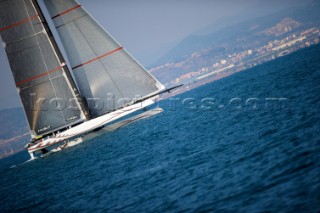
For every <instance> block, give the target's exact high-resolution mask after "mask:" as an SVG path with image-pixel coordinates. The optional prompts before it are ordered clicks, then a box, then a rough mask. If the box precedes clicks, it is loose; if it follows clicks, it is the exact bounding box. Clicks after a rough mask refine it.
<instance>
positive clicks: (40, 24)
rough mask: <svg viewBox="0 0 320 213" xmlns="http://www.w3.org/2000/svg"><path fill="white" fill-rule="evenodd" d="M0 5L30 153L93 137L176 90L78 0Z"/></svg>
mask: <svg viewBox="0 0 320 213" xmlns="http://www.w3.org/2000/svg"><path fill="white" fill-rule="evenodd" d="M0 10H1V13H0V35H1V38H2V40H3V47H4V48H5V51H6V54H7V56H8V60H9V64H10V67H11V71H12V74H13V77H14V80H15V84H16V88H17V91H18V93H19V95H20V98H21V102H22V105H23V108H24V111H25V114H26V118H27V121H28V124H29V127H30V134H31V141H30V142H29V143H28V144H27V145H26V148H27V150H28V152H29V154H30V157H31V159H34V158H36V157H37V156H38V155H40V156H43V155H45V154H46V153H47V152H48V149H52V150H58V149H62V148H64V147H68V146H72V145H75V144H78V143H80V142H82V141H84V140H86V139H90V138H92V137H95V136H96V135H97V134H101V133H103V132H104V131H106V129H105V127H106V126H107V125H108V124H112V122H114V121H116V120H119V119H121V118H123V117H125V116H128V115H131V114H132V113H134V112H136V111H139V110H142V109H145V108H146V107H148V106H151V105H153V104H154V103H155V101H156V98H157V97H158V96H159V94H161V93H164V92H168V91H169V92H170V90H172V89H175V87H174V88H169V89H167V88H165V87H164V86H163V85H162V84H161V83H160V82H159V81H158V80H157V79H156V78H155V77H154V76H152V75H151V74H150V73H148V72H147V71H146V69H145V68H144V67H143V66H142V65H141V64H140V63H139V62H137V60H136V59H134V58H133V57H132V55H130V54H129V53H128V52H127V51H126V50H125V48H124V47H122V46H121V45H120V44H119V43H118V42H117V41H116V40H115V39H114V38H113V37H112V36H111V35H110V34H109V33H107V32H106V31H105V30H104V29H103V28H102V27H101V26H100V25H99V24H98V23H97V22H96V21H95V20H94V18H93V17H92V16H91V15H90V14H89V13H88V12H87V11H86V10H85V9H84V8H83V6H81V5H80V4H79V3H78V2H77V1H75V0H43V3H42V4H40V3H39V2H38V1H37V0H0ZM45 14H46V15H45ZM48 17H49V18H48ZM158 111H159V110H158ZM160 111H161V110H160ZM153 114H157V113H154V112H153V113H150V115H153ZM144 116H145V115H142V116H140V117H144ZM137 118H139V116H138V117H135V118H134V119H137ZM134 119H133V120H134ZM129 122H130V120H129ZM125 123H126V122H125ZM121 124H122V123H120V125H121ZM115 126H117V125H115Z"/></svg>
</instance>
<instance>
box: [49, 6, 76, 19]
mask: <svg viewBox="0 0 320 213" xmlns="http://www.w3.org/2000/svg"><path fill="white" fill-rule="evenodd" d="M79 7H81V5H80V4H78V5H77V6H75V7H72V8H70V9H68V10H65V11H63V12H61V13H59V14H57V15H55V16H52V17H51V18H52V19H55V18H57V17H59V16H63V15H65V14H66V13H69V12H71V11H72V10H75V9H77V8H79Z"/></svg>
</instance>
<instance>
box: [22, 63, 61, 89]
mask: <svg viewBox="0 0 320 213" xmlns="http://www.w3.org/2000/svg"><path fill="white" fill-rule="evenodd" d="M64 66H66V64H65V63H63V64H62V65H61V66H59V67H57V68H54V69H53V70H50V71H48V72H45V73H42V74H40V75H36V76H33V77H30V78H27V79H25V80H22V81H19V82H17V83H16V86H20V85H21V84H25V83H28V82H30V81H32V80H35V79H37V78H41V77H44V76H46V75H49V74H50V73H53V72H56V71H58V70H61V69H62V68H63V67H64Z"/></svg>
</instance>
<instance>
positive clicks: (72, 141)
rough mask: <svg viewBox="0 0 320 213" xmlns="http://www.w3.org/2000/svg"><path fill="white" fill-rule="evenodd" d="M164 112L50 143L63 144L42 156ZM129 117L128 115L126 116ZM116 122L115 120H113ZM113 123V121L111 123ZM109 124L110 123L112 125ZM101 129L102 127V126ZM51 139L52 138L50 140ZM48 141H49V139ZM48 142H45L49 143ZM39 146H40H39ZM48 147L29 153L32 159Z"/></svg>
mask: <svg viewBox="0 0 320 213" xmlns="http://www.w3.org/2000/svg"><path fill="white" fill-rule="evenodd" d="M135 111H136V110H135ZM161 112H163V109H161V108H156V109H153V110H150V111H146V112H143V113H141V114H139V115H136V116H133V117H130V118H128V119H126V120H123V121H119V122H117V123H114V124H111V125H106V126H105V127H103V128H101V129H99V130H98V131H91V132H87V133H86V134H84V135H78V137H72V138H69V139H66V140H64V141H59V142H56V143H54V144H50V145H48V144H49V143H46V144H47V146H46V147H50V146H53V145H56V144H61V145H60V146H58V147H56V148H54V149H52V150H51V151H49V152H48V153H45V154H43V155H42V156H46V155H49V154H51V153H54V152H58V151H61V150H63V149H65V148H68V147H72V146H75V145H77V144H80V143H82V142H84V141H87V140H90V139H92V138H95V137H97V136H100V135H103V134H105V133H108V132H111V131H114V130H117V129H119V128H121V127H124V126H126V125H128V124H130V123H133V122H135V121H138V120H141V119H144V118H148V117H151V116H154V115H157V114H159V113H161ZM126 115H127V114H126ZM113 121H114V120H113ZM110 122H111V121H110ZM110 122H108V123H110ZM100 127H101V126H100ZM50 139H51V138H50ZM47 140H48V139H47ZM47 140H45V141H43V142H47ZM37 146H38V144H37ZM46 147H43V148H38V149H36V150H35V151H29V149H28V151H29V153H30V156H31V158H34V154H33V153H34V152H36V153H37V152H40V150H41V149H44V148H46Z"/></svg>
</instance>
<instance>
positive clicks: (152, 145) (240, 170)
mask: <svg viewBox="0 0 320 213" xmlns="http://www.w3.org/2000/svg"><path fill="white" fill-rule="evenodd" d="M319 53H320V46H314V47H310V48H308V49H304V50H301V51H299V52H296V53H294V54H291V55H289V56H285V57H282V58H279V59H277V60H275V61H272V62H268V63H265V64H263V65H261V66H258V67H255V68H252V69H249V70H247V71H243V72H240V73H237V74H234V75H232V76H230V77H228V78H224V79H221V80H219V81H216V82H213V83H211V84H207V85H205V86H202V87H200V88H197V89H195V90H192V91H189V92H186V93H184V94H182V95H179V96H176V97H174V98H175V99H171V100H164V101H161V102H159V104H158V105H159V106H160V107H162V108H164V110H165V112H163V113H162V114H159V115H157V116H156V117H152V118H149V119H146V120H141V121H138V122H136V123H134V124H131V125H129V126H126V127H124V128H122V129H120V130H118V131H115V132H112V133H110V134H106V135H103V136H101V137H98V138H95V139H93V140H91V141H88V142H86V143H83V144H80V145H78V146H75V147H72V148H70V149H67V150H64V151H62V152H59V153H56V154H53V155H51V156H48V157H46V158H43V159H38V160H35V161H33V162H30V163H25V164H22V165H19V164H20V163H22V162H24V161H25V160H27V157H28V156H27V155H26V153H25V152H22V153H19V154H17V155H15V156H12V157H9V158H6V159H4V160H1V161H0V163H1V171H0V172H1V173H0V200H1V202H0V209H2V210H24V211H35V212H37V211H52V212H53V211H57V210H59V211H68V210H74V211H103V212H116V211H117V212H208V211H209V212H219V211H224V212H225V211H230V212H269V211H271V212H319V211H320V161H319V159H320V136H319V133H320V129H319V128H320V114H319V112H320V54H319ZM12 165H16V166H15V167H13V168H10V166H12Z"/></svg>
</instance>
